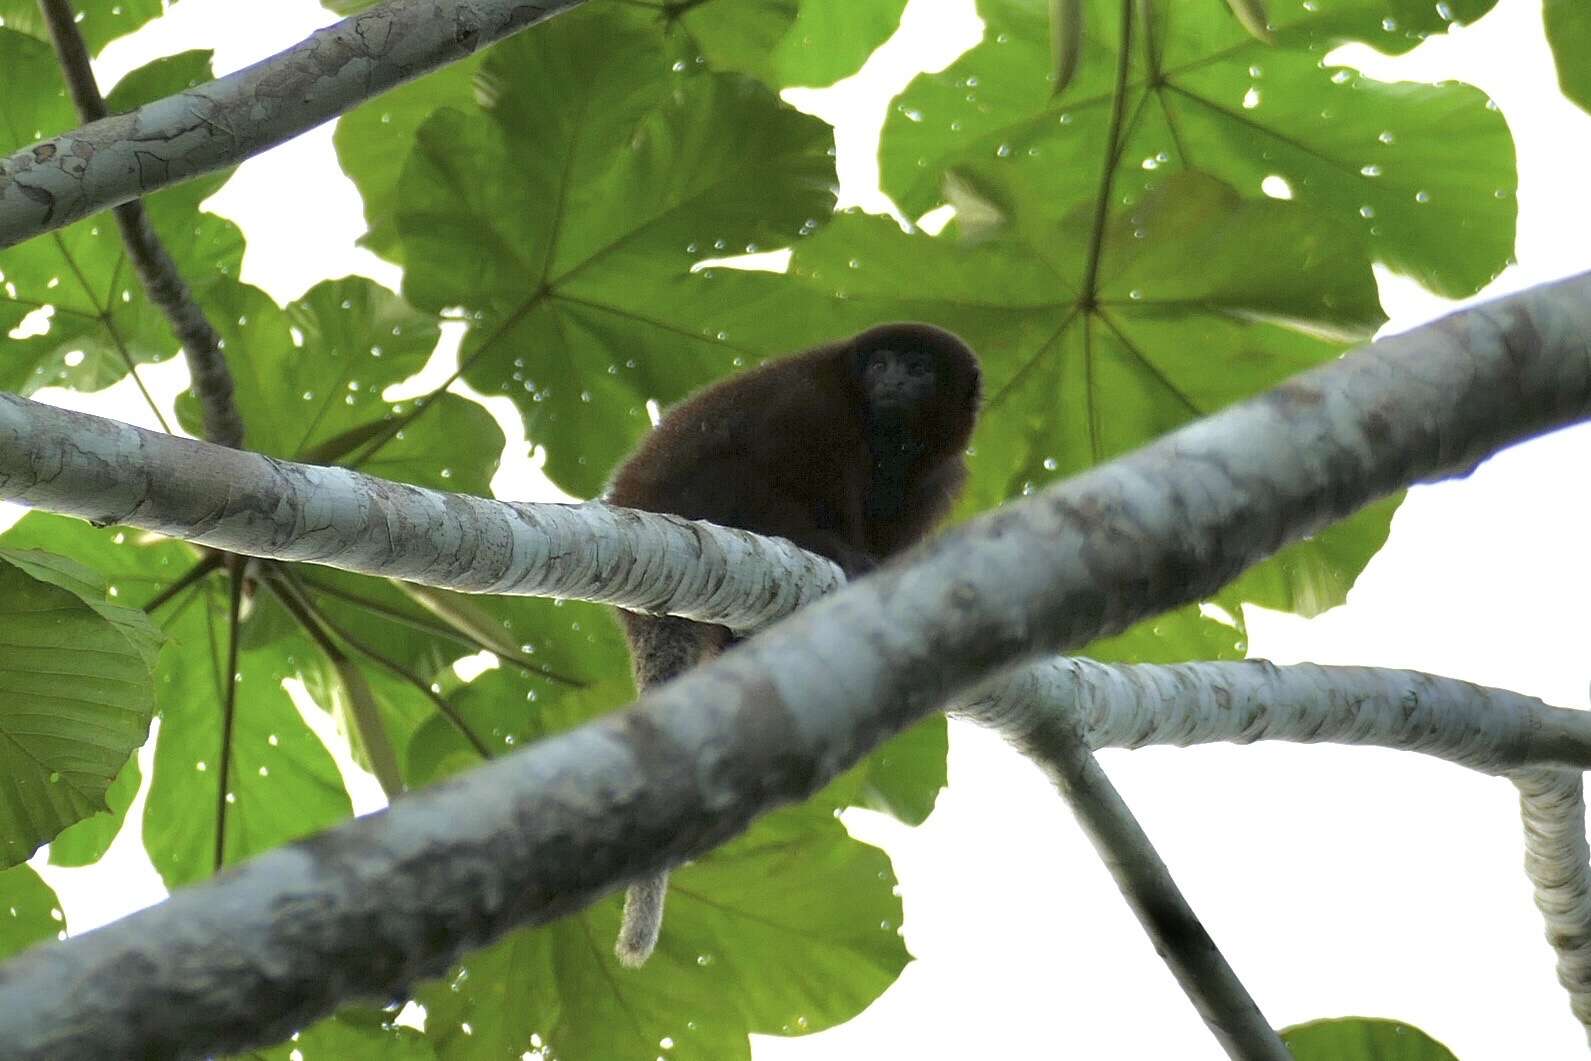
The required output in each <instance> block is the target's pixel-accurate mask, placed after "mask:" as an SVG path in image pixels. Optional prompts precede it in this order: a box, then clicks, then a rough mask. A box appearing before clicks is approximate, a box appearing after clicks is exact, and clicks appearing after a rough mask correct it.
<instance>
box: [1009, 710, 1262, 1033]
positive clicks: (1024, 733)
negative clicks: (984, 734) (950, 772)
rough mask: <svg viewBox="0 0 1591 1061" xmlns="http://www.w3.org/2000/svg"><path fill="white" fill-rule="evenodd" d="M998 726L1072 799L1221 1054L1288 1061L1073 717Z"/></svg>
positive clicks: (1030, 718) (1041, 716)
mask: <svg viewBox="0 0 1591 1061" xmlns="http://www.w3.org/2000/svg"><path fill="white" fill-rule="evenodd" d="M1025 723H1026V724H1024V725H1022V726H1021V727H1008V728H1004V729H1001V730H1000V733H1001V735H1002V736H1003V737H1005V738H1006V740H1008V741H1009V742H1010V743H1011V744H1012V745H1013V746H1014V747H1015V748H1017V749H1018V750H1019V751H1021V752H1022V753H1023V754H1024V755H1026V756H1027V757H1028V758H1030V759H1032V760H1033V762H1034V763H1036V764H1037V765H1038V767H1039V768H1040V769H1041V770H1043V771H1044V773H1045V775H1046V776H1047V777H1049V779H1050V780H1051V782H1053V783H1054V785H1055V787H1056V788H1057V789H1058V790H1060V793H1061V795H1063V796H1065V797H1066V801H1067V802H1068V803H1070V804H1071V806H1072V811H1073V813H1075V814H1076V815H1077V820H1078V823H1079V824H1080V825H1082V827H1083V831H1084V832H1085V833H1087V834H1088V838H1089V840H1090V841H1092V842H1093V844H1094V849H1095V850H1096V851H1098V852H1099V857H1100V859H1101V860H1102V861H1103V862H1104V863H1105V866H1106V868H1107V869H1109V870H1110V875H1111V876H1112V877H1113V878H1114V879H1115V881H1116V886H1117V887H1118V888H1120V889H1121V893H1122V896H1123V898H1125V899H1126V900H1127V905H1128V906H1129V907H1131V908H1132V912H1133V914H1134V915H1136V916H1137V918H1138V923H1139V924H1141V925H1142V926H1143V928H1144V931H1145V932H1146V933H1147V934H1148V935H1149V938H1150V940H1151V941H1152V942H1153V943H1154V946H1155V952H1156V953H1158V954H1159V955H1160V957H1161V959H1162V960H1163V961H1165V963H1166V965H1167V966H1168V967H1169V968H1170V969H1171V972H1172V975H1174V976H1175V977H1176V978H1177V983H1178V984H1180V985H1181V986H1182V990H1183V992H1184V993H1186V994H1187V996H1188V1000H1189V1001H1190V1002H1192V1003H1193V1007H1194V1008H1195V1009H1197V1010H1198V1011H1199V1016H1200V1017H1202V1018H1203V1019H1204V1023H1205V1024H1206V1025H1207V1026H1208V1027H1209V1029H1210V1032H1211V1034H1213V1035H1214V1036H1215V1038H1216V1041H1217V1042H1219V1043H1220V1044H1221V1047H1222V1049H1224V1050H1225V1051H1226V1052H1227V1055H1228V1056H1229V1057H1232V1058H1236V1059H1239V1061H1291V1058H1292V1054H1291V1053H1289V1052H1288V1049H1287V1047H1286V1046H1285V1045H1284V1044H1283V1043H1282V1039H1281V1036H1280V1035H1278V1034H1277V1033H1276V1031H1275V1029H1274V1028H1272V1027H1271V1024H1270V1022H1269V1021H1267V1020H1266V1019H1265V1015H1264V1014H1263V1013H1261V1012H1260V1008H1259V1006H1258V1005H1256V1004H1255V1002H1254V999H1253V998H1252V997H1251V996H1250V995H1249V993H1248V989H1247V988H1245V987H1244V986H1243V983H1242V981H1240V980H1239V979H1238V978H1237V974H1236V973H1235V972H1233V971H1232V967H1231V966H1230V965H1228V964H1227V961H1226V958H1225V956H1223V955H1222V954H1221V951H1220V949H1219V948H1218V947H1217V946H1216V945H1215V941H1214V940H1212V939H1211V938H1210V934H1209V933H1208V932H1206V931H1205V929H1204V925H1202V924H1201V923H1200V922H1199V918H1198V916H1197V915H1196V914H1194V912H1193V908H1192V907H1190V906H1189V905H1188V901H1187V899H1186V898H1185V897H1184V896H1183V894H1182V891H1181V889H1179V888H1178V887H1177V882H1176V881H1174V880H1172V878H1171V871H1170V870H1169V869H1167V868H1166V864H1165V863H1164V862H1162V861H1161V860H1160V855H1159V853H1158V852H1156V851H1155V849H1154V845H1153V844H1151V843H1150V842H1149V837H1148V836H1147V835H1146V834H1145V833H1144V831H1143V827H1142V826H1140V825H1139V824H1138V819H1137V818H1135V817H1133V813H1132V810H1131V809H1130V808H1129V807H1128V806H1127V804H1126V802H1125V801H1124V800H1123V799H1122V798H1121V794H1120V793H1119V792H1117V791H1116V788H1115V786H1114V785H1112V784H1111V783H1110V778H1108V777H1106V776H1105V771H1104V770H1103V769H1101V768H1100V765H1099V761H1098V760H1097V759H1095V758H1094V755H1093V753H1092V752H1090V751H1089V750H1088V745H1087V743H1086V742H1085V741H1084V739H1083V734H1082V730H1081V729H1080V727H1079V726H1078V724H1077V721H1076V718H1075V717H1074V716H1072V715H1070V714H1062V713H1060V712H1044V713H1039V712H1033V713H1029V714H1028V715H1026V716H1025Z"/></svg>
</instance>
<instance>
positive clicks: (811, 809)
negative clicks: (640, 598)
mask: <svg viewBox="0 0 1591 1061" xmlns="http://www.w3.org/2000/svg"><path fill="white" fill-rule="evenodd" d="M518 610H519V611H520V612H521V620H522V625H521V629H524V628H525V627H524V626H523V620H524V619H526V618H531V617H532V616H533V614H539V618H540V621H541V622H543V623H545V624H547V627H548V628H549V629H551V628H553V627H558V628H562V629H563V631H564V632H565V635H566V636H564V637H563V638H560V639H552V640H550V641H549V646H557V648H556V649H555V650H552V651H551V652H550V653H549V654H548V656H547V658H546V659H543V660H542V662H543V663H545V664H547V665H548V666H550V667H554V668H556V669H557V670H559V671H560V672H561V673H563V674H564V675H565V676H566V678H572V679H576V680H583V681H586V682H587V683H588V684H586V685H585V686H584V687H583V688H580V689H578V690H575V689H568V688H566V689H565V690H564V691H562V692H561V693H560V692H558V691H556V690H550V689H549V687H548V685H547V684H546V683H545V682H542V681H540V680H537V679H536V678H534V677H533V676H531V675H529V674H527V673H525V672H524V671H522V670H512V671H511V670H509V669H507V668H503V669H499V670H497V671H495V672H493V673H491V674H488V675H486V676H484V677H482V678H480V679H478V680H477V681H475V682H474V683H472V684H470V685H469V686H467V687H466V688H464V689H463V690H460V691H459V692H458V693H457V695H456V696H455V697H454V702H455V704H456V706H457V709H458V711H459V713H460V715H461V717H462V718H463V719H465V720H466V722H467V724H468V725H469V726H470V727H471V728H472V729H474V730H476V731H478V732H485V733H490V734H492V735H493V736H494V737H496V738H498V739H501V740H503V741H504V742H505V743H508V744H518V743H522V742H525V741H530V740H535V739H538V738H539V737H541V736H544V735H545V734H547V733H550V732H554V731H556V730H560V729H563V728H566V727H568V726H570V725H574V724H577V723H578V722H580V721H584V720H585V719H587V718H590V717H592V716H593V715H595V714H597V713H600V712H601V711H604V710H608V709H609V708H610V707H611V705H613V704H614V703H617V702H622V701H623V700H624V699H626V698H627V697H628V695H629V690H628V683H626V682H622V681H620V682H614V681H613V680H612V679H611V675H612V674H613V673H614V671H615V669H616V668H620V667H622V666H623V659H622V653H623V649H622V647H621V646H620V645H619V643H618V638H617V633H616V630H615V629H614V626H613V623H612V621H611V620H610V619H609V618H608V617H607V616H605V615H603V614H601V611H600V610H599V609H596V608H591V607H585V606H575V605H563V606H556V605H553V604H550V603H549V602H539V601H527V602H521V605H520V607H519V609H518ZM538 655H540V654H539V653H538ZM620 673H622V671H621V672H620ZM604 675H607V676H609V677H607V678H604V677H603V676H604ZM431 728H432V729H433V730H435V731H436V735H437V736H439V737H440V736H442V733H443V730H444V728H445V726H444V724H443V723H440V722H434V723H432V724H431ZM424 736H425V733H424V732H422V734H421V737H422V738H423V737H424ZM447 745H448V742H447V741H446V740H442V741H441V742H440V743H439V742H438V741H427V740H422V739H417V740H416V741H415V743H414V745H413V746H412V751H411V763H410V768H411V780H413V781H415V782H422V781H425V780H429V779H431V778H434V777H438V776H441V775H442V774H443V773H446V772H448V771H450V770H453V769H459V768H463V767H465V766H467V765H469V757H468V755H467V752H466V750H465V748H464V746H463V744H462V742H460V741H457V740H453V741H452V742H451V746H452V748H453V752H452V753H451V754H449V755H446V756H444V757H442V758H438V757H437V751H438V749H439V748H441V747H446V746H447ZM896 754H897V756H900V757H902V758H910V756H911V751H910V749H905V748H900V749H897V752H896ZM926 759H927V760H928V766H929V772H930V773H932V771H933V770H935V769H938V770H942V769H943V761H944V760H943V747H942V745H941V746H938V747H932V746H930V748H929V749H928V754H927V756H926ZM896 765H897V766H898V767H899V768H901V769H904V768H905V766H906V764H905V763H904V762H902V763H899V764H896ZM875 783H876V782H874V781H873V780H872V767H871V766H869V765H866V764H864V766H862V767H859V768H858V769H857V770H855V771H852V772H851V773H850V774H848V775H847V776H846V777H844V778H842V779H840V780H839V781H837V782H836V783H835V784H834V785H832V786H830V788H828V789H827V790H825V791H824V792H823V793H821V794H820V795H819V796H817V797H816V798H815V799H814V800H812V801H809V802H807V803H804V804H802V805H800V806H799V807H794V808H789V809H786V810H784V811H781V812H779V813H776V814H774V815H771V816H769V817H768V818H765V819H763V820H762V821H759V822H758V823H757V824H756V825H755V826H753V828H752V829H751V830H750V831H749V832H747V833H746V834H745V835H744V836H743V837H741V838H739V839H737V840H735V841H733V842H731V843H730V844H727V845H725V846H724V847H722V848H720V849H719V850H717V851H714V852H713V853H711V854H710V855H708V856H706V857H705V858H703V859H701V860H700V861H699V862H696V863H694V864H692V865H690V866H688V867H686V868H684V869H682V870H680V871H679V872H678V873H677V874H675V876H674V879H673V882H672V886H671V889H670V893H669V900H668V915H667V918H666V919H665V924H664V929H663V936H662V939H661V941H660V943H659V947H658V951H657V953H656V954H655V955H654V956H653V958H652V960H651V961H650V962H649V963H648V964H647V966H646V967H645V968H643V969H641V970H639V971H631V970H625V969H623V968H621V967H620V966H619V964H618V962H617V960H616V959H615V958H614V956H613V940H614V938H615V936H616V934H617V932H618V924H619V909H620V903H621V901H620V897H619V896H617V895H615V896H612V897H610V898H609V899H608V900H606V901H604V902H602V903H599V904H597V905H596V906H594V907H591V908H589V909H587V910H584V911H581V912H579V913H577V914H574V915H571V916H569V917H566V918H563V919H561V920H560V921H558V922H556V923H555V924H552V925H548V926H545V927H543V928H538V929H532V930H526V931H522V932H517V933H514V934H513V935H511V936H509V937H508V938H506V939H504V940H503V941H501V942H500V943H498V944H496V945H495V946H493V947H491V948H488V949H487V950H484V951H481V952H479V953H477V954H474V955H471V956H470V957H469V958H467V959H465V960H464V961H463V962H462V963H460V965H459V966H458V967H457V968H455V969H454V970H453V971H452V972H451V973H450V974H449V976H448V977H447V978H446V979H445V980H443V981H442V982H439V983H436V984H431V985H427V986H425V987H423V988H421V989H420V990H419V991H418V992H417V994H416V998H417V1000H418V1001H420V1002H421V1003H422V1004H424V1006H425V1007H426V1012H427V1019H426V1029H427V1035H428V1036H430V1037H432V1038H433V1039H434V1041H435V1042H436V1044H437V1048H438V1052H439V1053H440V1054H441V1055H442V1056H446V1057H479V1058H494V1057H503V1056H517V1055H518V1054H519V1053H520V1052H522V1051H524V1050H526V1049H529V1048H534V1047H538V1046H541V1047H547V1048H550V1049H551V1050H552V1051H553V1052H554V1054H555V1055H556V1056H561V1057H569V1058H596V1057H640V1056H654V1054H652V1053H648V1051H653V1052H655V1051H659V1050H663V1051H664V1052H666V1051H667V1047H664V1046H662V1044H663V1043H664V1042H665V1041H670V1042H672V1043H674V1044H677V1049H678V1050H679V1051H680V1052H681V1056H690V1057H700V1058H726V1059H728V1058H735V1059H740V1058H746V1057H748V1056H749V1046H748V1042H747V1038H746V1036H747V1033H748V1032H764V1033H783V1034H800V1033H802V1032H806V1031H812V1030H817V1029H819V1028H823V1027H827V1026H829V1025H831V1024H835V1023H838V1022H840V1021H843V1020H846V1019H848V1018H849V1017H851V1016H853V1015H854V1014H855V1013H857V1012H859V1011H860V1010H861V1009H862V1008H863V1007H864V1006H866V1005H867V1004H868V1003H869V1002H871V1001H872V999H873V998H875V997H876V996H877V995H878V993H879V992H881V991H882V990H883V989H884V988H885V987H887V986H888V985H889V984H890V983H891V982H892V981H893V980H894V979H895V977H896V976H897V975H898V974H899V971H900V969H901V967H902V966H903V965H904V964H905V962H906V960H907V955H906V952H905V948H904V947H903V945H902V943H901V940H900V938H899V935H898V933H897V931H896V930H897V928H898V927H899V925H900V917H901V909H900V900H899V899H898V898H897V897H896V896H895V895H894V893H893V886H894V881H895V878H894V874H893V872H892V871H891V868H890V864H889V860H888V858H886V857H885V856H884V855H883V853H882V852H880V851H878V850H876V849H874V848H872V847H869V846H867V845H865V844H861V843H858V842H857V841H854V840H852V839H850V838H849V837H848V836H847V834H846V833H845V830H844V829H843V828H842V827H841V826H840V825H839V823H838V822H837V821H836V820H835V818H834V813H835V811H837V810H838V809H840V808H841V807H842V806H845V805H848V804H853V803H857V802H860V801H861V800H862V798H863V789H864V788H866V787H868V786H870V785H873V784H875ZM936 789H937V785H935V786H934V787H933V788H930V789H929V790H928V791H929V792H932V791H935V790H936ZM912 791H913V792H918V791H920V790H917V789H915V788H913V789H912ZM917 798H920V797H917ZM835 896H844V898H845V901H844V902H834V901H833V898H834V897H835ZM772 970H777V972H771V971H772Z"/></svg>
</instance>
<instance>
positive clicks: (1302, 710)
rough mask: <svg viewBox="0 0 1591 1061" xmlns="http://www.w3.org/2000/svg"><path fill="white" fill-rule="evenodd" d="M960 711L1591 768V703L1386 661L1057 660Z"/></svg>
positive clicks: (1155, 739)
mask: <svg viewBox="0 0 1591 1061" xmlns="http://www.w3.org/2000/svg"><path fill="white" fill-rule="evenodd" d="M951 710H952V711H953V712H954V713H956V714H959V715H962V716H964V717H966V718H968V719H970V720H972V721H974V722H977V723H980V724H982V725H986V726H990V727H993V728H994V729H997V730H1000V731H1002V732H1004V731H1006V730H1015V731H1019V732H1020V731H1021V730H1022V729H1024V728H1027V727H1032V726H1036V725H1040V724H1041V722H1040V718H1039V717H1040V716H1061V717H1076V718H1077V719H1078V721H1079V724H1080V725H1081V726H1082V727H1083V731H1084V734H1085V736H1086V739H1087V741H1088V745H1089V747H1091V748H1094V749H1099V748H1143V747H1146V746H1148V745H1152V744H1172V745H1177V746H1178V747H1188V746H1189V745H1193V744H1213V743H1216V742H1231V743H1236V744H1248V743H1250V742H1253V741H1261V740H1280V741H1291V742H1294V743H1299V744H1326V743H1330V744H1360V745H1368V746H1371V747H1377V748H1392V749H1395V750H1397V751H1406V752H1420V753H1422V754H1425V755H1430V756H1434V757H1436V758H1438V759H1444V760H1446V761H1448V762H1451V763H1456V764H1458V765H1459V766H1466V767H1469V768H1470V769H1471V770H1478V771H1480V772H1481V773H1486V774H1510V775H1511V774H1512V773H1513V772H1515V771H1517V770H1520V769H1523V768H1528V767H1541V766H1564V767H1572V768H1574V769H1577V770H1585V769H1591V712H1587V711H1573V710H1569V709H1567V708H1562V707H1549V706H1548V705H1547V704H1544V703H1542V702H1541V701H1540V700H1538V699H1536V698H1535V697H1532V696H1524V695H1522V694H1520V693H1515V692H1510V691H1508V690H1505V689H1489V688H1487V687H1485V686H1481V685H1471V684H1470V683H1469V682H1463V681H1459V680H1458V679H1456V678H1443V677H1440V676H1438V675H1434V674H1422V673H1420V672H1417V671H1406V670H1392V669H1386V668H1379V667H1322V666H1319V665H1317V664H1313V663H1299V664H1294V665H1291V666H1286V667H1278V666H1276V665H1275V664H1273V663H1271V662H1269V661H1268V660H1244V661H1241V662H1235V663H1216V662H1206V663H1181V664H1175V665H1170V666H1166V665H1161V664H1153V663H1137V664H1126V665H1112V664H1105V663H1097V662H1095V661H1093V660H1087V659H1076V658H1066V659H1051V660H1045V661H1043V662H1041V663H1035V664H1033V665H1031V666H1029V667H1024V668H1023V669H1022V670H1021V671H1019V672H1017V673H1016V674H1014V675H1013V676H1012V677H1011V678H1010V680H1008V681H1003V682H998V683H991V684H990V685H989V686H987V687H986V688H985V689H984V690H982V691H981V692H980V693H979V694H978V695H977V696H975V697H974V698H972V699H970V700H967V701H965V702H963V703H961V704H957V705H955V706H954V707H953V708H951Z"/></svg>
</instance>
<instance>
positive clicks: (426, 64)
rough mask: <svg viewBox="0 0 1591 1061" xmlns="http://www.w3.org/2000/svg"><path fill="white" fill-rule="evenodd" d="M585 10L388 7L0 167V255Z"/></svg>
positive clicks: (501, 3)
mask: <svg viewBox="0 0 1591 1061" xmlns="http://www.w3.org/2000/svg"><path fill="white" fill-rule="evenodd" d="M580 2H581V0H387V2H386V3H383V4H378V5H376V6H375V7H372V8H371V9H370V10H368V11H363V12H360V13H359V14H357V15H353V16H351V17H349V18H345V19H343V20H342V21H341V22H338V23H337V24H335V25H332V26H328V27H326V28H325V29H321V30H317V31H316V32H315V33H314V34H312V35H311V36H310V37H309V38H308V39H307V40H304V41H302V42H300V43H298V44H295V45H294V46H293V47H291V48H289V49H287V50H286V51H284V52H281V53H279V54H277V55H273V56H272V57H271V58H269V59H266V60H264V61H263V62H259V63H256V64H255V65H253V66H250V67H246V68H245V69H242V70H239V71H237V72H236V73H233V74H228V75H227V76H225V77H221V78H217V79H216V80H214V81H211V82H209V83H208V84H204V85H198V86H195V87H194V88H190V89H187V90H186V91H184V92H179V93H178V94H176V95H175V96H168V97H166V98H165V99H161V100H156V101H154V102H153V103H148V104H145V105H144V106H142V107H139V108H138V109H137V110H135V111H132V112H131V113H129V114H118V115H114V116H112V117H109V118H102V119H100V120H98V121H94V122H90V123H89V124H88V125H85V126H83V127H82V128H81V129H76V130H73V131H72V132H69V133H62V134H61V135H59V136H54V137H51V138H50V139H48V140H42V141H40V142H39V143H37V144H34V145H32V146H31V147H25V148H23V149H22V150H20V151H17V152H15V153H14V154H12V155H11V156H10V157H8V158H3V159H0V249H3V248H5V247H9V246H11V245H13V244H16V243H20V242H22V241H23V240H26V239H31V238H32V237H34V236H37V235H39V234H41V233H44V232H49V231H51V230H53V229H57V228H60V227H61V226H63V225H68V224H71V223H72V222H73V221H76V220H78V219H80V218H84V217H87V216H89V215H90V214H95V213H98V212H99V211H101V210H106V209H109V208H110V207H112V206H116V205H118V204H120V203H125V202H127V201H129V200H131V199H136V198H138V197H140V196H144V195H148V194H149V193H150V192H153V191H157V190H159V189H161V188H166V187H169V186H171V185H173V184H178V183H181V182H182V181H185V180H189V179H191V178H193V177H197V176H200V175H201V174H205V173H210V172H213V171H215V170H218V169H224V168H226V167H227V166H234V165H236V164H237V163H239V162H242V161H243V160H244V159H246V158H250V157H252V156H254V155H257V154H259V153H260V152H262V151H264V150H266V149H267V148H270V147H274V146H275V145H277V144H279V143H281V142H282V141H284V140H289V139H291V138H293V137H295V136H297V135H298V134H299V133H302V132H305V131H307V130H310V129H313V128H314V127H315V126H317V125H319V124H321V123H322V122H324V121H328V120H330V119H332V118H335V117H337V116H338V115H339V114H342V113H343V112H344V111H348V110H351V109H353V108H354V107H355V106H357V105H358V104H360V103H362V102H364V101H365V100H367V99H370V98H372V97H374V96H378V95H380V94H381V93H383V92H385V91H387V90H388V89H390V88H395V87H397V86H398V85H401V84H403V83H404V82H405V81H410V80H412V79H414V78H416V77H419V76H420V75H421V74H425V73H428V72H430V71H432V70H435V69H437V68H438V67H441V66H445V65H446V64H448V63H450V62H453V61H454V60H456V59H462V58H464V57H465V56H467V55H469V54H471V53H472V52H474V51H476V50H477V49H479V48H482V47H485V46H486V45H488V44H491V43H492V42H493V41H496V40H499V39H501V38H503V37H506V36H508V35H509V34H511V33H515V32H517V31H519V30H522V29H524V28H525V27H527V26H531V25H534V24H535V23H537V22H540V21H542V20H543V19H546V18H549V17H551V16H552V15H555V14H557V13H559V12H560V11H563V10H566V9H568V8H571V7H574V6H576V5H577V4H579V3H580Z"/></svg>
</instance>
